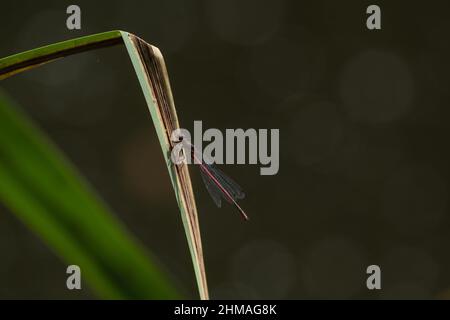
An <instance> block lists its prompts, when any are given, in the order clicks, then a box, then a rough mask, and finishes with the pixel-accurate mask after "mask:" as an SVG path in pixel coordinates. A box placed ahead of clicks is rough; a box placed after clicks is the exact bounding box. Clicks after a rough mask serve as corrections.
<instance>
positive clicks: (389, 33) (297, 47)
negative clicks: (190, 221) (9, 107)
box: [0, 0, 450, 299]
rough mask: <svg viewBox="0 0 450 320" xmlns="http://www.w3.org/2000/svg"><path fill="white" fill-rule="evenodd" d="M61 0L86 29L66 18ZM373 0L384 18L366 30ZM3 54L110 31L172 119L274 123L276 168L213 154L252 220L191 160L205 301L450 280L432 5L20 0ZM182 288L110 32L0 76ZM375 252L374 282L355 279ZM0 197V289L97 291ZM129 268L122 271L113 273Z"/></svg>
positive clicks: (168, 199)
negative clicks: (137, 43) (136, 40)
mask: <svg viewBox="0 0 450 320" xmlns="http://www.w3.org/2000/svg"><path fill="white" fill-rule="evenodd" d="M70 4H77V5H79V6H80V7H81V12H82V29H81V31H69V30H67V28H66V18H67V14H66V13H65V11H66V8H67V6H68V5H70ZM369 4H378V5H379V6H380V7H381V10H382V30H378V31H369V30H368V29H367V28H366V18H367V15H366V13H365V12H366V8H367V6H368V5H369ZM0 21H1V29H0V36H1V39H2V40H1V42H0V57H4V56H7V55H10V54H13V53H17V52H21V51H24V50H28V49H32V48H35V47H39V46H42V45H46V44H50V43H53V42H57V41H62V40H66V39H70V38H74V37H77V36H81V35H87V34H93V33H97V32H103V31H108V30H113V29H121V30H125V31H129V32H132V33H135V34H136V35H138V36H140V37H141V38H143V39H145V40H146V41H148V42H149V43H151V44H153V45H156V46H158V47H159V48H160V49H161V51H162V52H163V54H164V57H165V60H166V64H167V67H168V70H169V75H170V80H171V84H172V90H173V93H174V98H175V103H176V106H177V110H178V115H179V118H180V122H181V125H182V126H183V127H186V128H188V129H191V128H192V125H193V121H194V120H202V121H203V126H204V128H205V129H206V128H208V127H213V128H219V129H221V130H224V129H225V128H256V129H258V128H268V129H270V128H279V129H280V171H279V173H278V174H277V175H275V176H260V175H259V166H258V165H227V166H226V167H225V166H223V167H222V169H223V170H224V171H225V172H227V173H228V174H229V175H230V176H231V177H233V178H234V179H235V180H237V181H238V182H239V184H240V185H241V186H242V187H243V188H244V189H245V191H246V193H247V198H246V199H245V200H244V201H243V202H242V206H243V207H244V208H245V209H246V211H247V212H248V214H249V215H250V216H251V221H250V222H249V223H243V222H242V221H241V219H240V218H239V216H238V215H237V214H236V212H235V210H234V209H233V208H232V207H230V206H224V207H223V208H221V209H218V208H216V207H215V206H214V204H213V202H212V200H211V199H210V198H209V195H208V194H207V192H206V190H205V189H204V187H203V185H202V182H201V179H200V177H199V176H198V172H196V171H195V170H192V171H191V172H192V174H193V179H194V181H193V183H194V189H195V192H196V198H197V206H198V209H199V215H200V225H201V231H202V237H203V246H204V251H205V263H206V268H207V274H208V280H209V286H210V291H211V296H212V298H271V299H299V298H301V299H303V298H369V299H377V298H437V297H448V295H447V293H446V291H447V289H448V287H449V286H450V276H449V273H448V272H447V270H448V269H449V268H450V255H449V251H448V244H449V243H450V225H449V223H450V216H449V215H450V211H449V203H448V202H449V187H450V185H449V183H450V171H449V165H448V163H449V158H450V154H449V152H448V146H447V145H448V143H447V138H448V136H449V133H450V128H449V126H448V123H449V116H450V114H449V108H448V107H449V93H448V77H449V74H450V63H449V61H448V57H449V56H450V43H449V40H448V36H449V31H450V20H449V17H448V7H447V6H445V5H444V2H437V1H426V2H424V1H421V2H414V3H413V2H412V1H389V2H380V1H376V2H375V1H373V2H372V1H371V2H366V1H331V0H330V1H324V0H322V1H287V0H284V1H281V0H269V1H257V0H251V1H247V0H244V1H240V0H208V1H183V0H170V1H168V0H160V1H150V0H148V1H134V0H127V1H121V2H119V1H116V2H112V1H110V2H99V1H96V2H94V1H76V2H75V3H72V2H70V3H69V2H67V1H21V2H20V3H19V2H14V1H9V2H4V3H2V5H1V11H0ZM1 87H2V88H4V89H5V90H6V91H7V92H8V93H10V94H11V95H12V96H13V97H14V98H15V99H16V100H17V101H18V102H19V103H20V104H21V105H22V106H23V107H24V108H25V109H26V111H27V112H28V114H29V115H30V116H31V117H32V118H33V119H34V120H35V121H36V122H37V123H38V124H39V125H40V126H41V128H43V129H45V131H46V132H47V133H48V134H49V135H50V136H51V138H52V139H53V140H54V141H55V142H56V144H57V145H58V146H59V147H60V148H62V150H64V152H65V153H66V154H67V156H68V157H69V158H70V159H71V160H72V161H73V163H74V164H75V165H76V166H77V167H78V168H79V170H80V171H81V172H82V173H83V174H84V175H86V177H87V179H88V180H89V181H90V183H91V184H92V185H93V186H94V187H95V189H96V190H98V192H99V194H100V195H101V197H102V198H104V199H105V200H106V202H107V203H108V204H109V205H110V207H111V208H112V209H113V211H114V212H115V213H116V214H117V215H118V216H119V217H120V219H121V220H122V221H123V222H124V223H125V224H126V225H127V226H128V228H129V229H131V230H132V232H133V233H134V234H135V235H136V237H137V238H138V239H139V240H140V241H141V242H142V243H143V244H144V245H145V246H146V247H147V248H149V250H151V251H152V252H154V253H155V255H156V256H157V257H158V258H159V260H160V263H161V264H162V266H163V267H164V268H165V269H167V270H168V271H169V273H170V274H171V275H172V277H173V279H175V281H176V283H177V284H178V286H179V287H180V289H181V290H182V292H183V293H184V294H185V295H187V296H188V297H191V298H196V297H197V289H196V286H195V280H194V273H193V268H192V264H191V259H190V256H189V253H188V247H187V244H186V240H185V234H184V231H183V228H182V223H181V219H180V216H179V211H178V207H177V205H176V202H175V197H174V195H173V191H172V189H171V186H170V184H169V179H168V174H167V171H166V169H165V166H164V163H163V157H162V154H161V151H160V147H159V145H158V140H157V138H156V134H155V131H154V128H153V124H152V122H151V118H150V116H149V114H148V110H147V107H146V104H145V101H144V97H143V94H142V92H141V90H140V87H139V84H138V81H137V78H136V76H135V74H134V71H133V68H132V65H131V63H130V61H129V58H128V56H127V54H126V51H125V49H124V48H123V47H114V48H108V49H102V50H99V51H95V52H89V53H83V54H81V55H77V56H72V57H69V58H66V59H63V60H60V61H58V62H54V63H51V64H49V65H46V66H43V67H40V68H37V69H35V70H32V71H29V72H26V73H23V74H20V75H17V76H14V77H12V78H9V79H7V80H5V81H2V82H1ZM371 264H377V265H379V266H380V267H381V271H382V290H380V291H376V292H374V291H369V290H368V289H367V288H366V285H365V282H366V277H367V275H366V268H367V266H368V265H371ZM65 268H66V266H65V265H64V264H63V263H62V262H61V261H60V260H59V259H58V257H57V256H55V255H54V253H53V252H52V251H51V250H50V249H48V248H47V247H46V246H45V245H44V244H43V243H42V242H41V241H40V240H39V239H37V238H36V237H35V236H34V235H33V234H32V233H31V232H29V231H28V229H26V228H25V227H24V226H23V225H22V224H21V223H20V222H19V221H18V220H17V219H16V218H15V217H14V216H13V215H12V214H11V213H9V212H8V211H7V210H6V209H5V208H1V207H0V298H69V299H72V298H94V297H95V296H94V295H93V294H92V293H91V292H90V291H89V289H88V287H87V286H84V289H83V290H82V291H78V292H74V291H68V290H67V289H66V287H65V279H66V274H65ZM124 277H126V275H124Z"/></svg>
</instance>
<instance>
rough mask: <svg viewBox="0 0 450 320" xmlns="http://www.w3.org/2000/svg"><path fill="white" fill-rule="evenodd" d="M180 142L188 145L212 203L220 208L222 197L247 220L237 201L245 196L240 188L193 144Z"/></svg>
mask: <svg viewBox="0 0 450 320" xmlns="http://www.w3.org/2000/svg"><path fill="white" fill-rule="evenodd" d="M182 143H183V144H184V145H187V146H188V147H189V149H190V152H191V156H192V159H193V160H194V163H195V164H197V165H199V167H200V174H201V176H202V180H203V182H204V184H205V187H206V189H207V190H208V193H209V194H210V196H211V198H212V199H213V201H214V203H215V204H216V205H217V206H218V207H219V208H220V207H221V206H222V198H223V199H225V200H226V201H227V202H229V203H231V204H233V205H234V206H235V207H236V209H237V210H238V211H239V213H240V214H241V216H242V218H244V219H245V220H249V217H248V216H247V214H246V213H245V211H244V210H243V209H242V208H241V207H240V206H239V204H238V203H237V200H240V199H243V198H244V197H245V193H244V192H243V191H242V188H241V187H240V186H239V185H238V184H237V183H236V182H234V181H233V180H232V179H231V178H230V177H228V176H227V175H226V174H225V173H223V172H222V171H221V170H219V169H218V168H217V167H216V166H215V165H214V164H213V162H212V161H211V160H210V159H205V157H204V156H201V155H200V154H199V151H198V150H197V149H196V148H195V146H194V145H193V144H191V143H190V142H189V141H187V140H184V141H182ZM205 160H206V161H205Z"/></svg>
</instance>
